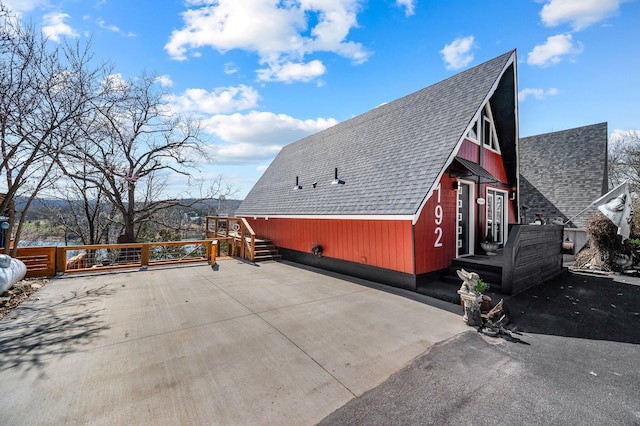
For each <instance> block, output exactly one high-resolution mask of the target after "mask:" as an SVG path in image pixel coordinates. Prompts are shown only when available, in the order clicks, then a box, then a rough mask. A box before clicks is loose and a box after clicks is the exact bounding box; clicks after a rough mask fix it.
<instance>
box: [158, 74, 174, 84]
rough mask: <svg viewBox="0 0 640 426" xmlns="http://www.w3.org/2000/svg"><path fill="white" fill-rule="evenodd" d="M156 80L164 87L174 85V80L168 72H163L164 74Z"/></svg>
mask: <svg viewBox="0 0 640 426" xmlns="http://www.w3.org/2000/svg"><path fill="white" fill-rule="evenodd" d="M156 80H157V81H158V83H160V85H161V86H163V87H172V86H173V80H171V77H169V76H168V75H167V74H163V75H160V76H158V78H156Z"/></svg>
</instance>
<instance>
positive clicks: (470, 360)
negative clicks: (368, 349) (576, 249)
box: [320, 271, 640, 425]
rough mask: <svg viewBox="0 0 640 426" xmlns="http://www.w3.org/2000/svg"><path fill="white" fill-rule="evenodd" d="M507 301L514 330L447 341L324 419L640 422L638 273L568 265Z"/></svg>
mask: <svg viewBox="0 0 640 426" xmlns="http://www.w3.org/2000/svg"><path fill="white" fill-rule="evenodd" d="M493 297H494V301H495V299H496V298H499V295H495V294H494V295H493ZM505 302H506V304H507V306H508V308H509V310H510V314H511V317H512V322H511V324H510V325H509V328H510V329H511V330H513V333H512V334H511V335H503V336H501V337H497V338H493V337H488V336H484V335H482V334H480V333H478V332H477V331H475V330H470V331H468V332H466V333H463V334H461V335H459V336H456V337H454V338H452V339H450V340H448V341H446V342H443V343H440V344H438V345H436V346H434V347H433V348H431V349H430V350H429V351H428V352H427V353H426V354H423V355H422V356H420V357H419V358H417V359H416V360H415V361H414V362H413V363H412V364H411V365H410V366H408V367H407V368H405V369H404V370H402V371H400V372H398V373H397V374H395V375H393V376H392V377H391V378H390V379H389V380H387V381H386V382H385V383H384V384H382V385H380V386H378V387H377V388H375V389H373V390H371V391H369V392H367V393H365V394H364V395H363V396H362V397H359V398H357V399H354V400H352V401H350V402H349V403H347V404H346V405H345V406H344V407H341V408H340V409H338V410H337V411H336V412H334V413H332V414H331V415H329V416H328V417H327V418H325V419H324V420H323V421H322V422H321V423H320V424H321V425H337V424H339V425H365V424H366V425H461V424H464V425H497V424H500V425H521V424H535V425H604V424H606V425H640V346H638V345H639V344H640V280H638V279H637V278H631V277H626V276H621V275H611V276H603V275H595V274H583V273H572V272H569V271H565V272H564V273H563V274H562V275H560V276H559V277H558V278H557V279H554V280H553V281H550V282H547V283H545V284H543V285H540V286H537V287H534V288H532V289H529V290H528V291H526V292H524V293H521V294H519V295H518V296H515V297H510V298H505Z"/></svg>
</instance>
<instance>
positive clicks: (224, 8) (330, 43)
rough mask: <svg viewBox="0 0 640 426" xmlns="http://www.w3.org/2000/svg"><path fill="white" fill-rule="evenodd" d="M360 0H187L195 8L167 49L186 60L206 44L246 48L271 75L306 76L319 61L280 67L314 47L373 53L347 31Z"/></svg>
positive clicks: (360, 58) (358, 55) (362, 56)
mask: <svg viewBox="0 0 640 426" xmlns="http://www.w3.org/2000/svg"><path fill="white" fill-rule="evenodd" d="M360 3H361V0H331V1H328V0H321V1H318V0H298V1H296V2H293V1H280V2H278V1H268V0H217V1H214V0H195V1H194V0H192V1H189V2H188V3H187V4H188V5H189V6H190V7H191V8H190V9H188V10H187V11H185V12H183V13H182V18H183V21H184V27H183V28H182V29H179V30H175V31H173V32H172V34H171V36H170V38H169V41H168V42H167V44H166V45H165V49H166V51H167V52H168V53H169V55H170V56H171V57H172V58H174V59H177V60H184V59H186V58H187V55H188V54H189V55H191V56H195V55H197V54H199V53H201V52H199V49H202V48H205V47H211V48H214V49H217V50H218V51H220V52H223V53H224V52H226V51H228V50H232V49H243V50H247V51H251V52H255V53H257V54H258V56H259V58H260V63H264V64H269V69H268V70H267V75H268V78H269V79H270V80H274V79H277V77H278V76H279V75H282V76H283V77H284V78H287V79H291V78H292V77H295V76H300V77H301V78H302V80H303V81H308V79H309V76H310V75H315V73H317V72H318V71H319V70H320V68H319V67H318V65H317V64H318V63H317V62H314V61H310V62H307V64H306V69H305V71H306V72H299V73H296V72H292V73H289V72H285V73H283V74H280V73H279V72H278V71H279V70H282V69H289V70H290V69H291V67H290V65H292V64H296V65H300V64H304V63H305V61H304V57H305V56H306V55H309V54H312V53H315V52H333V53H336V54H338V55H341V56H344V57H346V58H348V59H350V60H351V61H352V62H354V63H362V62H365V61H366V60H367V59H368V57H369V55H370V53H369V52H368V51H367V50H366V49H365V48H364V47H363V46H362V45H361V44H360V43H356V42H353V41H349V40H347V37H348V35H349V31H350V30H351V29H352V28H355V27H357V20H356V15H357V12H358V11H359V8H360ZM310 26H311V27H310ZM311 63H313V67H312V68H313V72H311V73H310V72H309V64H311ZM262 71H264V70H262ZM323 72H324V69H323ZM263 75H264V74H263ZM285 81H290V80H285Z"/></svg>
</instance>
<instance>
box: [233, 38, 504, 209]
mask: <svg viewBox="0 0 640 426" xmlns="http://www.w3.org/2000/svg"><path fill="white" fill-rule="evenodd" d="M515 56H516V54H515V51H511V52H508V53H505V54H503V55H501V56H499V57H497V58H495V59H493V60H490V61H488V62H485V63H483V64H481V65H478V66H476V67H473V68H470V69H468V70H466V71H464V72H461V73H459V74H456V75H454V76H452V77H450V78H448V79H446V80H444V81H442V82H440V83H437V84H434V85H432V86H429V87H427V88H424V89H422V90H419V91H417V92H415V93H413V94H410V95H408V96H405V97H403V98H400V99H398V100H396V101H393V102H390V103H388V104H384V105H381V106H379V107H377V108H375V109H373V110H371V111H369V112H366V113H364V114H362V115H359V116H357V117H354V118H352V119H350V120H347V121H344V122H342V123H339V124H337V125H335V126H333V127H330V128H328V129H326V130H323V131H321V132H319V133H316V134H314V135H311V136H308V137H306V138H304V139H301V140H299V141H297V142H294V143H291V144H289V145H287V146H285V147H284V148H283V149H282V150H281V152H280V153H279V154H278V155H277V157H276V158H275V159H274V160H273V162H272V163H271V165H270V166H269V168H268V169H267V170H266V171H265V172H264V174H263V175H262V177H261V178H260V179H259V181H258V182H257V183H256V184H255V186H254V187H253V189H252V190H251V191H250V192H249V194H248V195H247V197H246V199H245V200H244V201H243V203H242V204H241V205H240V207H239V208H238V211H237V214H238V215H242V216H277V215H290V216H333V215H336V216H345V215H400V216H411V217H415V215H416V214H417V213H418V212H419V210H420V208H421V205H422V203H423V202H424V201H425V199H426V198H427V196H428V195H429V194H430V192H431V191H433V187H434V186H435V184H436V183H437V181H438V179H439V177H440V176H441V175H442V174H443V173H444V171H445V169H446V167H447V166H448V165H449V164H450V163H451V162H452V161H453V158H454V156H455V151H456V149H457V147H458V146H459V144H460V143H461V142H462V138H463V135H465V134H466V132H467V130H468V128H469V127H470V125H471V122H472V121H473V120H474V118H476V117H477V116H478V114H479V111H480V110H481V108H482V106H483V105H484V104H485V103H486V101H487V100H489V99H490V97H491V96H494V97H496V96H499V98H500V99H498V100H497V103H499V104H500V105H499V108H501V109H503V110H507V111H508V113H507V115H509V118H507V119H506V120H505V122H504V125H503V126H502V127H503V129H504V130H503V132H506V133H508V134H510V135H511V136H505V137H503V138H501V143H502V142H503V140H504V141H508V143H509V145H510V147H505V148H503V147H502V145H501V149H502V151H503V155H504V154H505V151H506V152H507V153H509V152H511V156H512V157H513V158H512V160H511V162H512V163H513V164H515V162H516V158H515V155H516V154H515V152H516V150H515V143H516V141H515V138H516V137H515V120H516V118H515V108H516V106H515V105H514V99H515V63H516V61H515ZM492 103H493V99H492ZM496 125H497V126H499V125H500V123H499V122H498V121H497V120H496ZM507 155H509V154H507ZM336 168H337V169H338V176H339V178H340V179H341V180H342V181H344V182H345V183H344V184H332V183H331V182H332V181H333V180H334V171H335V169H336ZM513 170H516V168H515V167H514V168H513ZM514 174H515V173H514ZM296 177H298V179H299V184H300V186H302V189H299V190H294V186H295V184H296ZM512 178H513V180H514V181H515V179H516V176H512ZM314 182H316V184H315V185H314Z"/></svg>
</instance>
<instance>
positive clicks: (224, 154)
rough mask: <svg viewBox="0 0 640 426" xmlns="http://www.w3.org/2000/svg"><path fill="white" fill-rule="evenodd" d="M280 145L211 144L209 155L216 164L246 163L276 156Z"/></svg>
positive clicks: (280, 147)
mask: <svg viewBox="0 0 640 426" xmlns="http://www.w3.org/2000/svg"><path fill="white" fill-rule="evenodd" d="M281 149H282V146H280V145H268V146H256V145H253V144H250V143H236V144H230V145H216V146H210V147H209V149H208V151H209V155H211V157H212V158H213V159H214V161H215V163H216V164H246V163H256V162H262V161H265V160H268V159H272V158H273V157H275V156H276V155H277V154H278V152H280V150H281Z"/></svg>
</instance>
